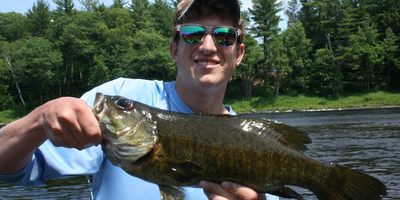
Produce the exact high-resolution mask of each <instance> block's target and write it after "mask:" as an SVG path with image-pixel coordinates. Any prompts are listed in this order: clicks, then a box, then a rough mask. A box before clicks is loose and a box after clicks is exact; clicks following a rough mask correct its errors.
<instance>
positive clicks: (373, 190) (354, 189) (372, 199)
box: [314, 164, 387, 200]
mask: <svg viewBox="0 0 400 200" xmlns="http://www.w3.org/2000/svg"><path fill="white" fill-rule="evenodd" d="M332 167H333V170H334V171H335V173H334V174H335V176H336V177H333V179H336V180H337V181H332V179H331V180H328V181H330V182H331V184H329V186H328V187H327V188H326V189H325V190H321V191H319V192H315V193H314V194H315V195H316V196H317V197H318V199H324V200H378V199H382V196H385V195H387V192H386V186H385V185H384V184H383V183H382V182H381V181H379V180H378V179H376V178H374V177H371V176H369V175H366V174H362V173H359V172H356V171H354V170H351V169H348V168H346V167H342V166H340V165H335V164H332Z"/></svg>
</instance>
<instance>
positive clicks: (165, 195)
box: [158, 185, 186, 200]
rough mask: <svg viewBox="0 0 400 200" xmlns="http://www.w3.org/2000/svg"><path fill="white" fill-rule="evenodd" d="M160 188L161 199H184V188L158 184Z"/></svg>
mask: <svg viewBox="0 0 400 200" xmlns="http://www.w3.org/2000/svg"><path fill="white" fill-rule="evenodd" d="M158 187H159V188H160V195H161V200H184V199H185V197H186V195H185V190H184V189H182V188H181V187H176V186H169V185H158Z"/></svg>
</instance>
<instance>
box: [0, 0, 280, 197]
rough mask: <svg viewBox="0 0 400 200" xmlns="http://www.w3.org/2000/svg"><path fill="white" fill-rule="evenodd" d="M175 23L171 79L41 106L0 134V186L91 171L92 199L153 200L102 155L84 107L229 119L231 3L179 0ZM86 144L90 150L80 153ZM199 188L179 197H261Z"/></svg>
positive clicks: (229, 188) (234, 9) (107, 87)
mask: <svg viewBox="0 0 400 200" xmlns="http://www.w3.org/2000/svg"><path fill="white" fill-rule="evenodd" d="M174 24H175V29H174V38H173V40H172V41H171V42H170V53H171V57H172V59H173V60H174V62H176V63H177V66H178V74H177V77H176V81H175V82H162V81H147V80H138V79H125V78H120V79H117V80H114V81H110V82H108V83H105V84H103V85H101V86H98V87H96V88H94V89H92V90H91V91H89V92H87V93H86V94H84V95H83V96H82V97H81V99H76V98H70V97H63V98H59V99H56V100H53V101H50V102H47V103H46V104H44V105H42V106H40V107H39V108H37V109H35V110H34V111H32V112H31V113H30V114H28V115H27V116H26V117H24V118H22V119H20V120H18V121H15V122H13V123H11V124H9V125H7V126H6V127H4V128H3V129H1V130H0V141H2V145H0V163H1V165H0V174H1V175H0V181H2V182H11V183H14V184H18V185H38V184H42V183H44V182H45V180H46V179H47V178H57V177H61V176H65V175H73V174H94V180H93V182H94V184H93V195H94V197H95V199H107V200H109V199H160V196H159V192H158V191H159V189H158V186H157V185H155V184H151V183H148V182H145V181H143V180H141V179H138V178H136V177H133V176H130V175H128V174H127V173H125V172H124V171H123V170H122V169H120V168H119V167H115V166H113V165H112V164H111V163H110V162H109V160H108V159H107V158H106V157H105V155H104V154H103V152H102V150H101V147H100V146H98V145H99V144H101V143H102V140H103V138H102V135H101V132H100V128H99V125H98V123H97V120H96V119H95V117H94V115H93V114H92V112H91V106H93V102H94V98H95V93H96V92H102V93H104V94H108V95H120V96H124V97H127V98H129V99H133V100H136V101H140V102H143V103H146V104H148V105H151V106H154V107H158V108H161V109H166V110H172V111H177V112H183V113H193V112H194V113H214V114H235V113H234V112H233V111H232V109H231V108H230V107H228V106H224V105H223V98H224V93H225V89H226V85H227V82H228V80H229V78H230V77H231V76H232V75H233V73H234V70H235V68H236V66H238V65H239V64H240V62H241V60H242V58H243V54H244V44H243V43H242V40H243V39H242V38H243V33H244V30H243V22H242V20H241V17H240V9H239V3H238V1H237V0H208V1H205V0H193V1H192V0H183V1H182V2H181V3H180V4H179V5H178V9H177V12H176V17H175V20H174ZM88 143H93V144H94V145H96V147H90V148H84V147H85V145H86V144H88ZM199 186H200V187H202V188H203V189H204V192H203V190H202V189H199V188H185V193H186V197H187V198H186V199H207V198H208V199H266V196H265V195H264V194H259V193H257V192H255V191H253V190H252V189H250V188H247V187H244V186H242V185H239V184H235V183H232V182H223V183H221V184H217V183H212V182H207V181H201V182H200V183H199ZM268 199H270V198H268ZM271 199H275V197H271Z"/></svg>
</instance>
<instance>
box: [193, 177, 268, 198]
mask: <svg viewBox="0 0 400 200" xmlns="http://www.w3.org/2000/svg"><path fill="white" fill-rule="evenodd" d="M199 186H200V187H202V188H203V189H204V193H205V194H206V195H207V197H208V198H209V199H212V200H227V199H229V200H238V199H242V200H265V199H266V197H265V195H264V194H260V193H257V192H256V191H254V190H253V189H251V188H249V187H246V186H243V185H240V184H237V183H233V182H230V181H224V182H222V183H221V184H217V183H213V182H208V181H200V183H199Z"/></svg>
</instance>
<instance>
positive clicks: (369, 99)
mask: <svg viewBox="0 0 400 200" xmlns="http://www.w3.org/2000/svg"><path fill="white" fill-rule="evenodd" d="M224 103H225V104H226V105H230V106H231V107H232V108H233V110H234V111H236V112H237V113H272V112H310V111H311V112H314V111H335V110H350V109H379V108H400V94H399V93H386V92H374V93H366V94H353V95H349V96H342V97H338V98H334V99H333V98H324V97H312V96H305V95H302V94H300V95H297V96H288V95H281V96H278V97H276V96H274V95H272V96H271V97H248V98H243V99H227V100H226V101H225V102H224Z"/></svg>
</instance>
